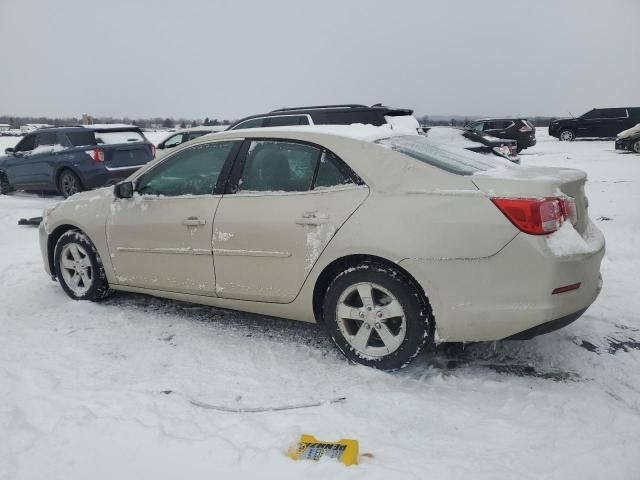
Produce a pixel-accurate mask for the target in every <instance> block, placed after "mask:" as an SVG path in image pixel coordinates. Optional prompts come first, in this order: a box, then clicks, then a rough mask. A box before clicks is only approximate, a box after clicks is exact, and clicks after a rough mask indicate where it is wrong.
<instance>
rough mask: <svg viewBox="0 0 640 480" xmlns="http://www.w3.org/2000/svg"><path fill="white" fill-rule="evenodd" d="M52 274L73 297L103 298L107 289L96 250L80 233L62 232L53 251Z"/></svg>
mask: <svg viewBox="0 0 640 480" xmlns="http://www.w3.org/2000/svg"><path fill="white" fill-rule="evenodd" d="M54 264H55V270H56V276H57V278H58V280H59V281H60V285H61V286H62V289H63V290H64V291H65V293H66V294H67V295H69V296H70V297H71V298H73V299H74V300H91V301H93V302H97V301H100V300H103V299H104V298H106V297H107V296H109V294H110V293H111V289H110V288H109V282H107V276H106V275H105V273H104V268H103V266H102V261H101V260H100V256H99V255H98V252H97V250H96V248H95V246H94V245H93V243H92V242H91V240H89V237H87V236H86V235H85V234H84V233H82V232H80V231H77V230H70V231H68V232H66V233H64V234H63V235H62V236H61V237H60V239H59V240H58V243H57V244H56V249H55V252H54Z"/></svg>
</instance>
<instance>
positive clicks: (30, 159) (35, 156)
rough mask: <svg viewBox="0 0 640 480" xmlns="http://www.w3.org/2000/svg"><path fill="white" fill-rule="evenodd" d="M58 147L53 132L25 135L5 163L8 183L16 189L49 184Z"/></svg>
mask: <svg viewBox="0 0 640 480" xmlns="http://www.w3.org/2000/svg"><path fill="white" fill-rule="evenodd" d="M56 145H58V140H57V135H56V133H55V132H39V133H33V134H30V135H27V136H26V137H25V138H24V139H23V140H22V141H21V142H20V143H18V145H16V148H15V151H14V154H13V156H12V158H11V159H10V161H9V162H8V163H7V167H6V170H7V176H8V179H9V183H11V184H12V185H14V186H16V187H44V186H48V185H49V184H50V182H51V175H50V171H51V168H52V164H53V163H54V162H55V160H56V156H57V154H58V153H57V152H58V151H59V149H56Z"/></svg>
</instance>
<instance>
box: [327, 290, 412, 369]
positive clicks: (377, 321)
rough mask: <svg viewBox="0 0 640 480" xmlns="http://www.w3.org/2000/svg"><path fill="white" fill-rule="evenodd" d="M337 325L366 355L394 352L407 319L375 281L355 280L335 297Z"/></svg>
mask: <svg viewBox="0 0 640 480" xmlns="http://www.w3.org/2000/svg"><path fill="white" fill-rule="evenodd" d="M336 320H337V324H338V328H339V329H340V331H341V333H342V334H343V336H344V338H345V339H346V340H347V342H348V343H349V345H351V347H352V348H353V349H354V350H356V351H357V352H358V353H359V354H360V355H363V356H365V357H384V356H386V355H389V354H391V353H393V352H395V351H396V350H397V349H398V348H399V347H400V345H401V344H402V342H403V341H404V338H405V336H406V333H407V319H406V315H405V312H404V309H403V308H402V305H401V304H400V302H399V301H398V299H397V298H396V297H395V296H394V295H393V294H392V293H391V292H390V291H389V290H387V289H386V288H384V287H382V286H380V285H378V284H376V283H370V282H367V283H356V284H354V285H351V286H350V287H348V288H347V289H346V290H345V291H344V292H343V293H342V295H340V298H339V299H338V306H337V309H336Z"/></svg>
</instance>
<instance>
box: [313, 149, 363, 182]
mask: <svg viewBox="0 0 640 480" xmlns="http://www.w3.org/2000/svg"><path fill="white" fill-rule="evenodd" d="M349 184H353V181H352V180H351V178H350V177H349V176H347V175H345V173H344V172H342V171H341V170H340V168H339V160H338V158H336V156H335V155H334V154H333V153H331V152H323V153H322V156H321V157H320V166H319V167H318V173H317V175H316V180H315V182H314V189H317V188H329V187H337V186H341V185H349Z"/></svg>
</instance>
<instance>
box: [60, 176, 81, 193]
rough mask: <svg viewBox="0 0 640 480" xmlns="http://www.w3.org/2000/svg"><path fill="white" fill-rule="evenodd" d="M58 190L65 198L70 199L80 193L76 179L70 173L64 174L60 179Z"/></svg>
mask: <svg viewBox="0 0 640 480" xmlns="http://www.w3.org/2000/svg"><path fill="white" fill-rule="evenodd" d="M60 190H62V194H63V195H64V196H65V197H70V196H71V195H74V194H76V193H78V192H79V191H80V185H79V184H78V178H77V177H76V176H75V175H74V174H73V173H71V172H65V173H63V174H62V177H60Z"/></svg>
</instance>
